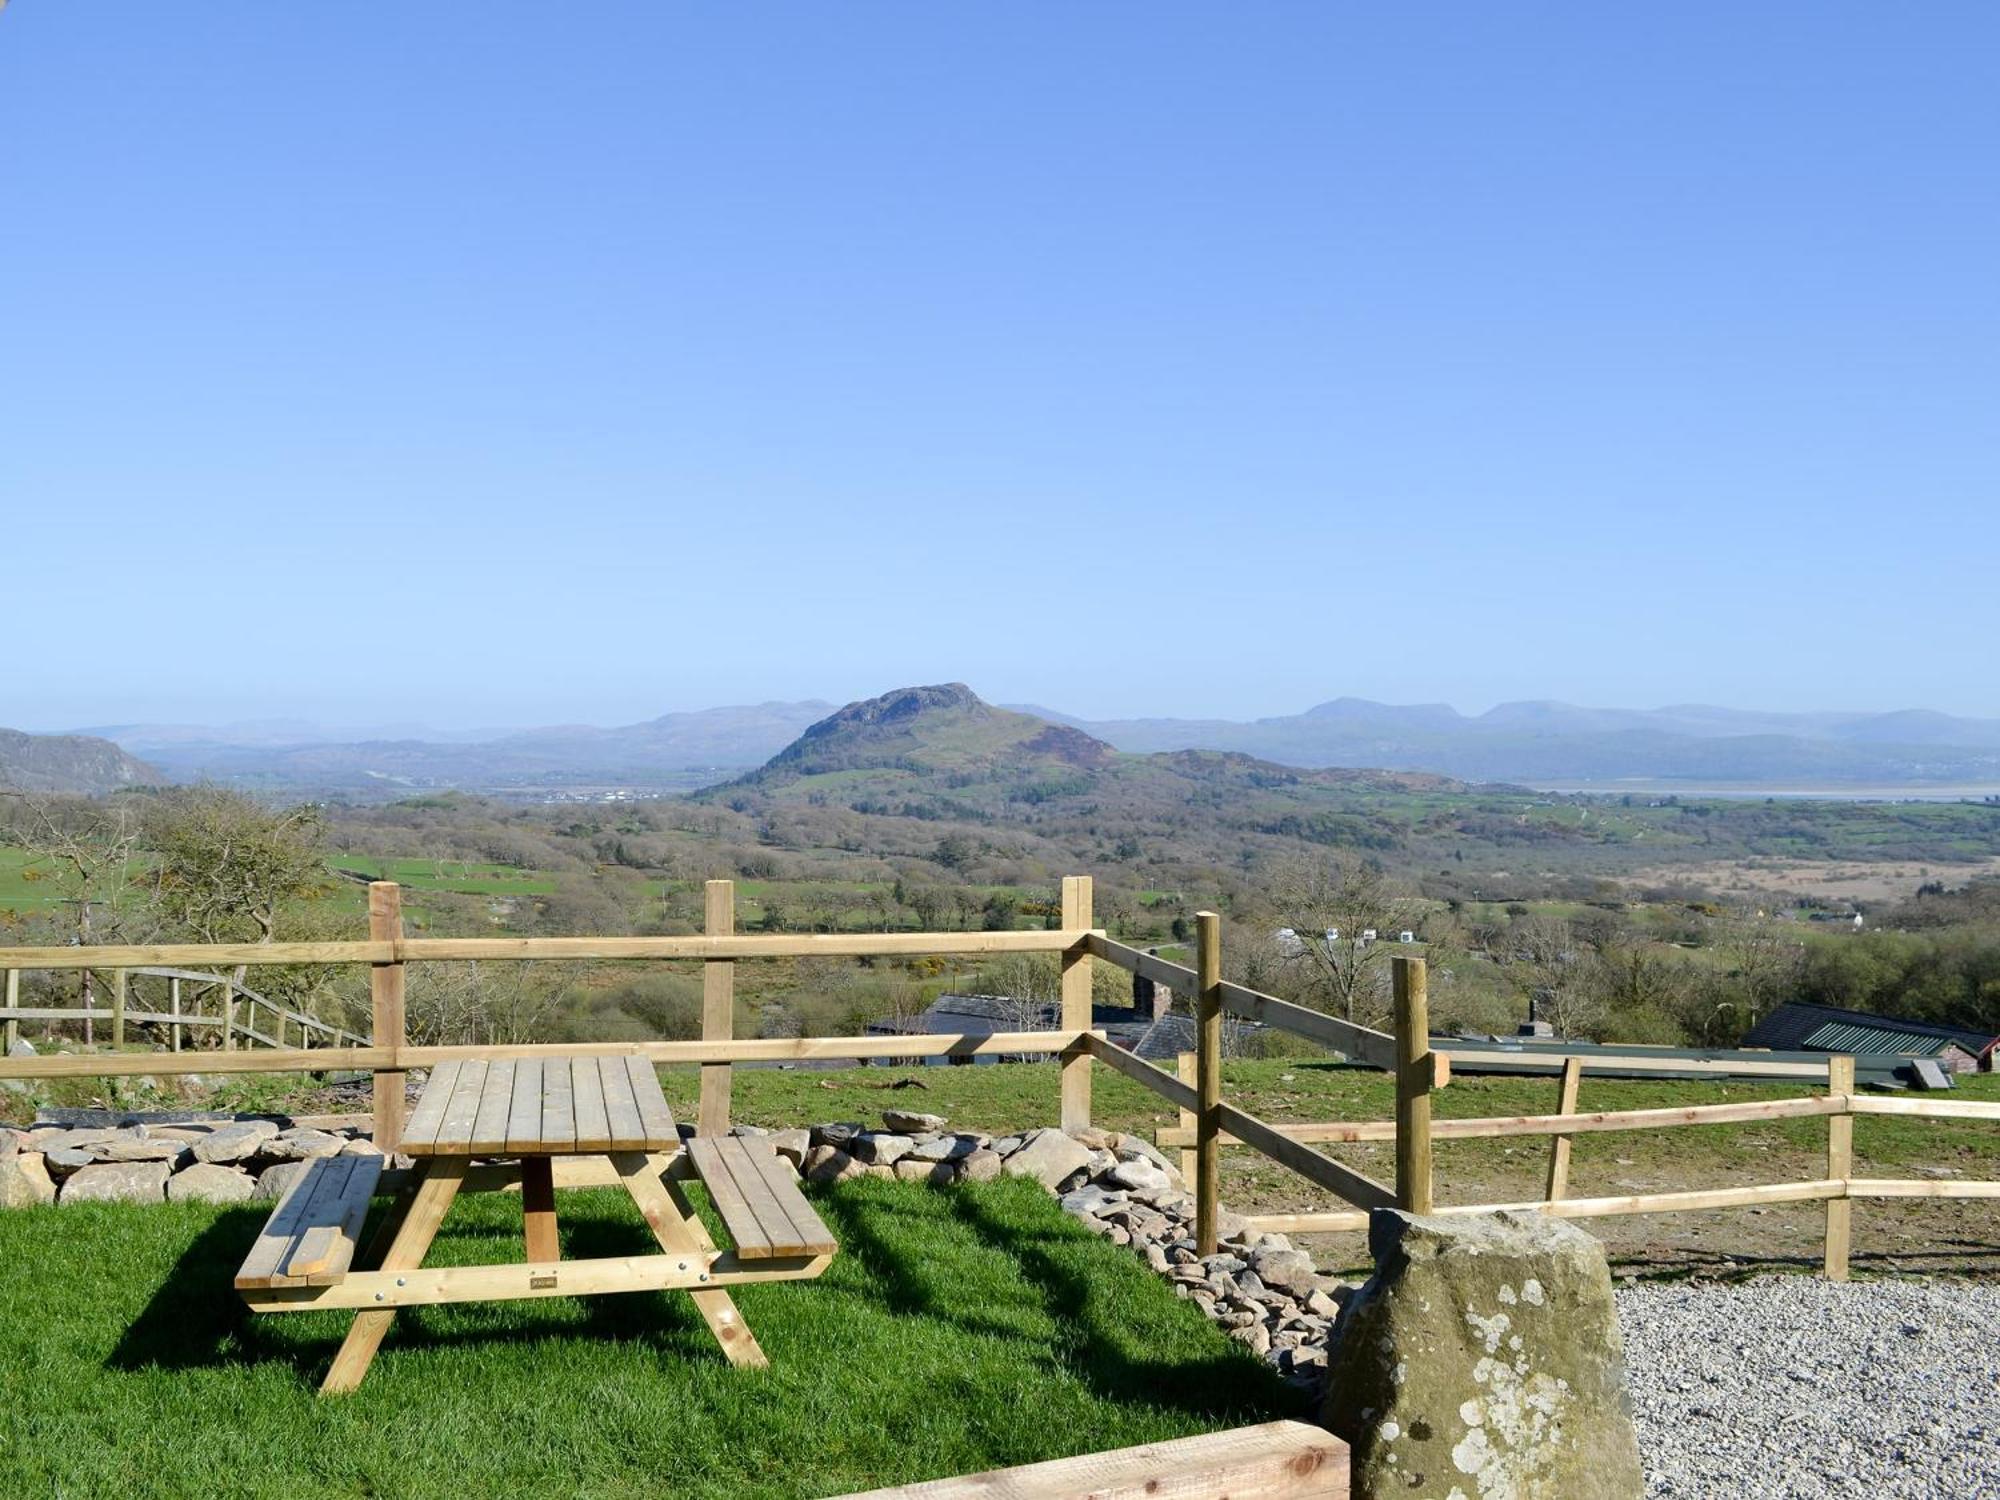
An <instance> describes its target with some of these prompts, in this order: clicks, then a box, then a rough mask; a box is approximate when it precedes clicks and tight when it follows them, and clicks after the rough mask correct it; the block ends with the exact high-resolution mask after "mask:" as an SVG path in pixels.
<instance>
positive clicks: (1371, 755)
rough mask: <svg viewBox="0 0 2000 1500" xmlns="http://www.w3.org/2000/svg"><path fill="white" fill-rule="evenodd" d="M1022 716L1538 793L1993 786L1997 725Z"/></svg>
mask: <svg viewBox="0 0 2000 1500" xmlns="http://www.w3.org/2000/svg"><path fill="white" fill-rule="evenodd" d="M1024 711H1025V712H1029V713H1034V714H1037V715H1039V716H1041V717H1043V718H1046V719H1052V720H1054V721H1056V722H1058V723H1063V724H1068V725H1070V726H1072V727H1073V728H1077V729H1082V730H1084V731H1085V732H1086V733H1088V734H1091V735H1094V736H1095V737H1097V738H1098V739H1101V740H1104V741H1105V742H1106V743H1108V744H1112V745H1115V746H1117V747H1118V748H1119V749H1120V750H1128V751H1134V752H1146V751H1155V750H1183V749H1202V750H1234V751H1238V752H1241V753H1242V754H1245V755H1254V756H1257V757H1259V758H1261V759H1264V760H1271V761H1277V762H1279V763H1280V764H1283V765H1289V766H1305V767H1321V766H1385V767H1392V768H1394V769H1397V770H1422V771H1435V772H1437V773H1439V774H1441V775H1446V776H1457V777H1462V778H1465V779H1467V780H1471V781H1513V782H1523V783H1526V784H1528V785H1539V786H1560V785H1574V786H1580V787H1584V786H1591V785H1598V784H1604V785H1612V784H1615V783H1618V782H1622V781H1659V782H1673V781H1687V782H1695V783H1702V784H1707V785H1718V784H1746V785H1755V784H1760V783H1761V784H1770V785H1798V784H1800V783H1807V782H1810V783H1819V784H1839V783H1851V784H1854V785H1857V786H1859V785H1869V786H1913V787H1914V786H1923V785H1940V784H1958V783H1966V782H1972V783H1978V782H1992V781H2000V720H1996V719H1961V718H1953V717H1952V716H1951V715H1949V714H1941V713H1932V712H1929V711H1926V710H1921V709H1908V710H1903V711H1901V712H1897V713H1798V714H1779V713H1759V712H1755V711H1750V710H1743V709H1731V708H1711V707H1707V706H1705V705H1701V704H1687V705H1680V706H1676V707H1672V708H1658V709H1620V708H1579V707H1576V706H1575V705H1572V704H1568V703H1552V702H1524V703H1503V704H1500V705H1499V706H1498V707H1496V708H1492V709H1489V710H1488V711H1487V712H1485V713H1483V714H1477V715H1466V714H1461V713H1460V712H1459V711H1458V710H1457V709H1455V708H1452V707H1451V706H1450V705H1449V704H1444V703H1418V704H1389V703H1373V702H1370V701H1368V700H1367V699H1363V698H1336V699H1334V700H1333V701H1331V702H1329V703H1322V704H1320V705H1319V706H1318V707H1317V708H1309V709H1307V710H1306V711H1305V712H1304V713H1302V714H1293V715H1289V716H1286V717H1281V718H1270V719H1257V720H1254V721H1251V722H1249V723H1240V722H1236V721H1233V720H1228V719H1113V720H1095V719H1082V718H1077V717H1075V716H1073V715H1069V714H1062V713H1057V712H1055V711H1053V710H1050V709H1042V708H1028V709H1025V710H1024Z"/></svg>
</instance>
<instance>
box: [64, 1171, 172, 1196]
mask: <svg viewBox="0 0 2000 1500" xmlns="http://www.w3.org/2000/svg"><path fill="white" fill-rule="evenodd" d="M171 1170H172V1169H171V1168H169V1167H168V1166H167V1164H166V1163H165V1162H163V1161H107V1162H99V1163H97V1164H96V1165H94V1166H88V1167H84V1168H82V1169H80V1170H79V1171H77V1172H74V1173H72V1174H71V1175H70V1176H69V1177H68V1178H67V1179H66V1180H65V1181H64V1183H63V1185H62V1198H61V1201H62V1202H63V1203H65V1204H69V1203H159V1202H162V1201H163V1200H164V1199H165V1198H166V1195H167V1178H168V1176H169V1175H170V1174H171Z"/></svg>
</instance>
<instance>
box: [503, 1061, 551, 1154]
mask: <svg viewBox="0 0 2000 1500" xmlns="http://www.w3.org/2000/svg"><path fill="white" fill-rule="evenodd" d="M541 1149H542V1060H541V1059H540V1058H539V1057H524V1058H522V1059H521V1060H520V1061H519V1062H517V1063H515V1064H514V1097H513V1100H512V1102H511V1103H510V1105H509V1106H508V1110H507V1150H508V1151H509V1152H510V1153H519V1152H522V1151H526V1152H529V1153H531V1154H532V1153H538V1152H540V1150H541Z"/></svg>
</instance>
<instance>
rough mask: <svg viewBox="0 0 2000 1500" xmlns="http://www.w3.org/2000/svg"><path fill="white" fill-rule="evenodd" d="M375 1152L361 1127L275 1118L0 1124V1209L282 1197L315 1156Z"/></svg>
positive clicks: (226, 1200) (206, 1201)
mask: <svg viewBox="0 0 2000 1500" xmlns="http://www.w3.org/2000/svg"><path fill="white" fill-rule="evenodd" d="M343 1152H345V1153H347V1154H349V1155H357V1154H358V1155H374V1154H375V1147H374V1145H373V1144H372V1143H371V1142H370V1141H369V1140H368V1139H367V1138H366V1136H365V1134H363V1133H361V1132H359V1131H355V1130H315V1129H310V1128H306V1127H293V1128H290V1129H287V1128H285V1127H283V1126H281V1125H280V1124H279V1123H278V1122H277V1121H275V1120H237V1119H228V1118H222V1119H216V1120H186V1121H176V1122H175V1123H173V1124H153V1123H150V1122H148V1123H140V1124H132V1125H106V1126H73V1125H62V1124H46V1125H36V1126H34V1127H32V1128H30V1129H28V1130H25V1131H21V1130H10V1129H6V1128H4V1127H0V1208H24V1207H28V1206H30V1205H33V1204H37V1203H161V1202H167V1201H176V1202H179V1201H187V1200H191V1201H195V1202H203V1203H240V1202H244V1201H246V1200H248V1199H252V1198H276V1197H278V1196H279V1195H280V1194H282V1193H283V1192H284V1190H285V1188H286V1187H287V1186H288V1185H289V1184H290V1182H291V1180H292V1178H293V1177H295V1176H296V1175H297V1174H298V1173H299V1172H301V1171H303V1170H304V1166H305V1163H306V1162H308V1161H310V1160H312V1159H313V1158H314V1157H316V1156H337V1155H340V1154H341V1153H343Z"/></svg>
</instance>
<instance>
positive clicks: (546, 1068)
mask: <svg viewBox="0 0 2000 1500" xmlns="http://www.w3.org/2000/svg"><path fill="white" fill-rule="evenodd" d="M570 1071H571V1070H570V1059H569V1058H566V1057H551V1058H548V1059H546V1060H545V1061H544V1062H543V1064H542V1127H541V1136H542V1147H543V1149H544V1150H547V1151H551V1152H571V1151H574V1150H575V1149H576V1103H575V1101H574V1099H573V1098H572V1097H571V1094H570Z"/></svg>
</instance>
